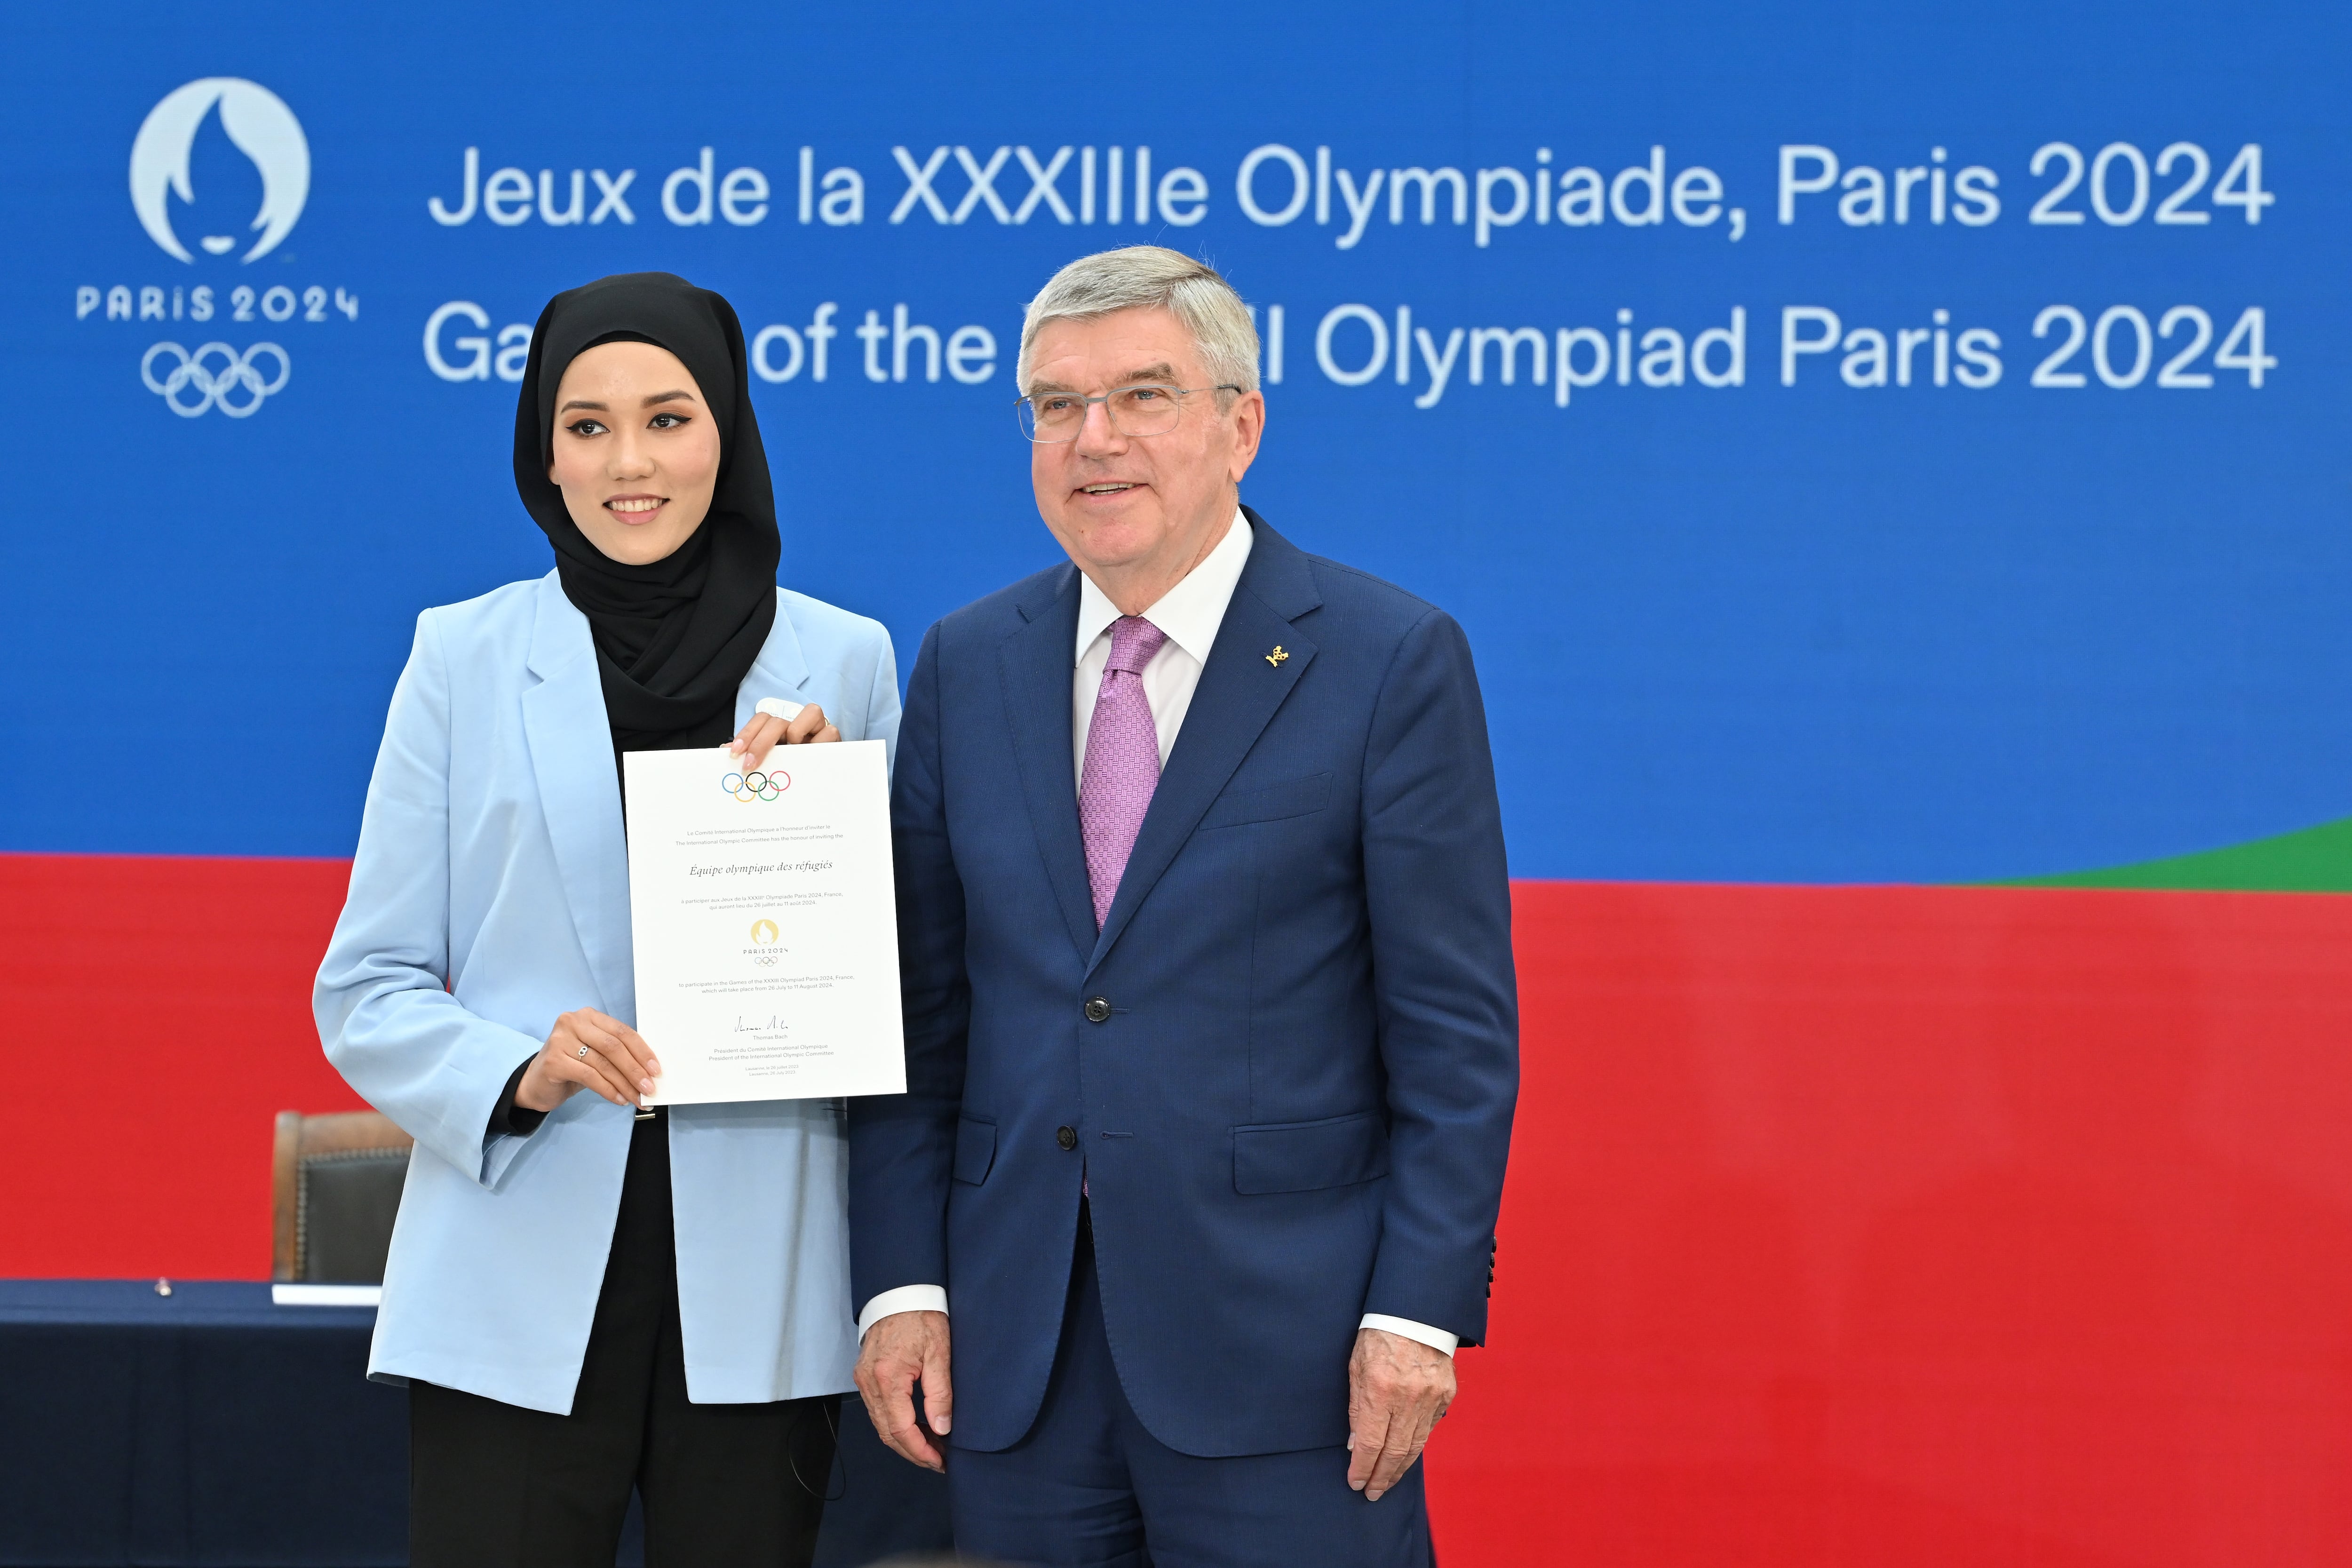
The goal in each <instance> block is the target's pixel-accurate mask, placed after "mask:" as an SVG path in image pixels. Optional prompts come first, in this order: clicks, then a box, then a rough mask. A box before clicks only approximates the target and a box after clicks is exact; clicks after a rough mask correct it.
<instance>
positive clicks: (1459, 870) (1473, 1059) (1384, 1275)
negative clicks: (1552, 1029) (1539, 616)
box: [1363, 610, 1519, 1344]
mask: <svg viewBox="0 0 2352 1568" xmlns="http://www.w3.org/2000/svg"><path fill="white" fill-rule="evenodd" d="M1363 814H1364V820H1363V857H1364V861H1363V863H1364V883H1365V894H1366V907H1367V910H1368V913H1369V916H1370V927H1371V942H1372V973H1373V994H1374V1002H1375V1005H1376V1008H1377V1017H1378V1021H1379V1027H1380V1041H1381V1059H1382V1062H1383V1065H1384V1066H1385V1067H1386V1068H1387V1072H1388V1110H1389V1117H1390V1180H1389V1183H1388V1192H1387V1195H1386V1198H1385V1199H1384V1208H1383V1214H1382V1227H1381V1249H1380V1255H1379V1258H1378V1259H1377V1261H1376V1262H1375V1264H1374V1267H1373V1270H1372V1279H1371V1285H1370V1289H1368V1290H1367V1291H1366V1293H1365V1298H1364V1310H1366V1311H1367V1312H1378V1313H1381V1314H1384V1315H1386V1316H1389V1317H1395V1318H1404V1319H1408V1320H1411V1321H1414V1322H1419V1323H1427V1324H1431V1325H1433V1326H1434V1327H1437V1328H1442V1329H1445V1330H1447V1331H1450V1332H1453V1333H1455V1334H1459V1335H1460V1336H1461V1337H1462V1342H1464V1343H1465V1344H1476V1343H1479V1342H1482V1341H1483V1340H1484V1339H1485V1337H1486V1289H1487V1284H1488V1281H1489V1279H1490V1271H1491V1268H1492V1264H1493V1245H1494V1232H1495V1219H1496V1213H1497V1211H1498V1210H1499V1209H1500V1207H1501V1205H1502V1194H1503V1167H1504V1163H1505V1161H1506V1159H1507V1155H1508V1154H1509V1152H1510V1142H1511V1118H1512V1114H1513V1112H1514V1110H1515V1109H1516V1107H1517V1101H1518V1072H1519V1049H1518V983H1517V974H1516V972H1515V970H1514V968H1513V964H1512V959H1511V890H1510V875H1509V869H1508V866H1507V862H1506V861H1505V858H1504V854H1503V824H1502V812H1501V807H1500V805H1499V804H1498V803H1497V801H1496V796H1495V764H1494V758H1493V755H1492V753H1491V752H1489V750H1488V747H1487V740H1486V708H1485V705H1484V703H1483V702H1482V701H1481V700H1480V697H1479V693H1478V677H1477V672H1476V670H1475V668H1473V667H1472V665H1471V660H1470V645H1469V641H1468V639H1467V638H1465V637H1464V636H1463V635H1462V628H1461V627H1460V626H1458V625H1457V624H1455V622H1454V619H1453V617H1451V616H1447V615H1445V614H1444V613H1443V612H1441V611H1437V610H1432V611H1430V612H1429V613H1428V614H1427V615H1426V616H1423V617H1422V619H1421V620H1420V621H1419V622H1417V623H1415V625H1414V626H1412V629H1411V630H1410V631H1409V632H1407V633H1406V635H1405V637H1404V639H1403V641H1402V644H1401V645H1400V646H1399V647H1398V649H1397V651H1396V654H1395V656H1394V658H1393V659H1392V660H1391V665H1390V668H1389V671H1388V673H1387V675H1386V676H1385V677H1384V678H1383V679H1382V682H1381V694H1380V698H1379V700H1378V702H1377V703H1376V705H1375V707H1374V710H1373V716H1372V723H1371V729H1370V735H1369V737H1368V740H1367V745H1366V754H1365V759H1364V794H1363Z"/></svg>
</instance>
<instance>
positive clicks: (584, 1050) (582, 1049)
mask: <svg viewBox="0 0 2352 1568" xmlns="http://www.w3.org/2000/svg"><path fill="white" fill-rule="evenodd" d="M580 1059H581V1060H582V1061H583V1062H584V1061H586V1060H587V1059H588V1047H585V1046H583V1047H580Z"/></svg>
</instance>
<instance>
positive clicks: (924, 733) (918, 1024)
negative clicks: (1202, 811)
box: [849, 626, 971, 1313]
mask: <svg viewBox="0 0 2352 1568" xmlns="http://www.w3.org/2000/svg"><path fill="white" fill-rule="evenodd" d="M890 852H891V857H892V859H893V863H894V868H895V871H896V876H897V885H898V887H897V890H898V973H899V984H900V988H901V991H902V994H903V995H902V1005H903V1007H904V1011H905V1020H906V1034H907V1092H906V1093H904V1094H887V1095H866V1096H860V1097H858V1098H856V1099H853V1100H850V1102H849V1258H850V1288H851V1289H850V1296H851V1300H850V1310H851V1311H852V1312H853V1313H855V1312H856V1311H858V1310H861V1309H863V1308H864V1306H865V1304H866V1302H867V1301H870V1300H873V1299H874V1298H875V1297H876V1296H878V1295H880V1294H881V1293H882V1292H883V1291H885V1290H892V1289H898V1287H899V1286H901V1285H942V1284H945V1283H946V1282H947V1278H948V1271H947V1270H948V1255H947V1207H948V1173H949V1170H950V1164H951V1162H952V1158H953V1155H954V1151H955V1133H956V1113H957V1108H958V1107H959V1106H960V1105H961V1103H962V1101H963V1078H964V1048H965V1039H966V1031H967V1028H968V1026H969V1024H970V1020H971V985H970V984H969V982H968V980H967V978H966V976H965V973H964V966H963V951H964V901H963V883H962V880H961V878H959V877H958V875H957V873H956V867H955V855H954V849H953V846H952V845H951V844H950V842H949V838H948V824H947V805H946V797H945V793H944V790H943V788H942V774H941V767H940V660H939V628H938V627H937V626H933V627H932V628H931V630H930V631H929V634H927V635H926V636H925V637H924V638H923V646H922V650H921V651H920V652H919V654H917V655H916V658H915V673H914V677H913V679H910V680H909V681H908V683H907V708H906V714H905V720H904V727H903V729H902V731H900V735H899V742H898V769H897V773H896V776H895V778H894V779H893V781H892V784H891V791H890Z"/></svg>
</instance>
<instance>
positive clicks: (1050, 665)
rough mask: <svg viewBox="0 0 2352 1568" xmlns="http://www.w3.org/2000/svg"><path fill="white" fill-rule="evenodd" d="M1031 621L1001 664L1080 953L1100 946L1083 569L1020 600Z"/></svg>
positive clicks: (1019, 756) (1048, 854)
mask: <svg viewBox="0 0 2352 1568" xmlns="http://www.w3.org/2000/svg"><path fill="white" fill-rule="evenodd" d="M1020 610H1021V614H1022V616H1023V618H1024V620H1025V621H1026V622H1027V623H1028V624H1027V625H1025V626H1023V627H1022V628H1021V629H1020V630H1019V631H1017V632H1014V633H1013V635H1012V636H1011V637H1007V638H1005V639H1004V642H1003V646H1002V647H1000V648H999V649H998V651H997V670H998V674H999V676H1000V677H1001V678H1002V680H1003V689H1004V711H1005V719H1006V721H1007V727H1008V729H1009V730H1010V731H1011V732H1012V742H1013V762H1014V764H1015V765H1016V766H1017V768H1018V769H1019V771H1020V774H1021V793H1022V795H1023V796H1024V798H1025V799H1026V800H1027V802H1028V805H1029V823H1030V826H1032V827H1033V828H1034V829H1035V831H1036V834H1037V850H1038V853H1039V854H1040V855H1041V856H1042V857H1043V858H1044V859H1045V877H1046V879H1047V880H1048V881H1050V882H1051V883H1052V884H1053V886H1054V901H1055V903H1057V904H1059V905H1060V906H1061V910H1062V920H1063V922H1064V924H1066V926H1067V927H1068V928H1069V932H1070V942H1071V943H1072V944H1073V945H1074V946H1075V947H1076V949H1077V951H1078V956H1079V957H1080V958H1081V959H1083V958H1084V957H1086V955H1087V954H1088V953H1089V952H1093V951H1094V949H1095V906H1094V897H1093V894H1092V893H1091V892H1090V891H1089V890H1088V888H1087V851H1086V845H1085V842H1084V840H1083V839H1082V838H1081V837H1080V836H1079V832H1078V792H1077V786H1076V774H1075V773H1073V771H1072V769H1073V766H1074V764H1073V762H1072V756H1071V744H1072V742H1071V731H1070V680H1071V672H1072V670H1073V669H1074V668H1075V665H1076V642H1077V637H1078V574H1077V569H1076V567H1065V568H1063V569H1062V570H1061V571H1059V572H1055V573H1052V574H1048V575H1047V577H1046V579H1045V586H1044V587H1043V588H1042V589H1041V590H1040V592H1039V593H1038V595H1036V597H1035V598H1034V599H1032V600H1030V601H1028V602H1025V603H1024V604H1023V605H1020Z"/></svg>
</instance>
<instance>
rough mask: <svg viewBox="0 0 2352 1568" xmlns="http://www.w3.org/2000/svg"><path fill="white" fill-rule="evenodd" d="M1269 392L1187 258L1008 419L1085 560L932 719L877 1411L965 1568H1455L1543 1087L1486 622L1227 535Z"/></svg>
mask: <svg viewBox="0 0 2352 1568" xmlns="http://www.w3.org/2000/svg"><path fill="white" fill-rule="evenodd" d="M1256 366H1257V334H1256V331H1255V328H1254V327H1253V325H1252V323H1251V321H1250V317H1249V313H1248V310H1247V309H1246V308H1245V307H1244V305H1243V304H1242V302H1241V300H1240V299H1239V297H1238V296H1236V295H1235V294H1234V291H1233V289H1231V288H1230V287H1228V286H1227V285H1226V283H1225V281H1224V279H1222V278H1220V277H1219V276H1218V275H1217V274H1216V273H1215V272H1214V271H1213V270H1211V269H1210V268H1207V267H1205V266H1203V265H1202V264H1201V263H1199V262H1197V261H1193V260H1192V259H1190V258H1186V257H1182V256H1180V255H1178V254H1176V253H1175V252H1173V251H1170V250H1163V249H1160V248H1158V247H1134V248H1131V249H1126V250H1116V251H1109V252H1106V253H1104V254H1102V255H1098V256H1090V257H1087V258H1083V259H1081V260H1078V261H1075V262H1073V263H1071V264H1070V265H1069V266H1067V267H1066V268H1063V269H1062V270H1061V272H1060V273H1058V274H1057V275H1055V278H1054V279H1053V280H1052V281H1051V282H1049V283H1048V284H1047V285H1046V286H1045V291H1044V292H1043V293H1041V294H1040V295H1038V297H1037V298H1036V300H1034V301H1032V303H1031V304H1030V306H1029V312H1028V319H1027V321H1026V322H1025V323H1024V327H1023V330H1022V345H1021V357H1020V369H1019V376H1018V379H1019V382H1020V385H1021V388H1022V390H1023V391H1024V393H1025V394H1026V395H1025V396H1024V398H1023V400H1022V403H1021V405H1020V413H1021V417H1022V422H1023V428H1024V430H1025V431H1026V432H1027V433H1028V435H1029V437H1030V439H1031V441H1032V442H1033V445H1032V447H1031V452H1032V457H1033V461H1032V470H1031V471H1032V477H1033V479H1034V484H1035V489H1036V494H1037V506H1038V510H1039V511H1040V512H1041V513H1042V514H1043V516H1044V518H1045V526H1046V528H1047V529H1048V530H1050V531H1052V533H1053V535H1054V537H1055V540H1056V541H1057V542H1059V543H1060V544H1061V546H1062V548H1063V549H1064V550H1065V551H1066V552H1068V555H1069V558H1070V564H1069V565H1066V566H1057V567H1055V568H1054V569H1053V570H1051V571H1047V572H1043V573H1040V574H1037V575H1036V576H1034V577H1031V578H1028V579H1026V580H1025V581H1024V582H1021V583H1017V584H1013V586H1012V587H1010V588H1007V589H1005V590H1003V592H1002V593H998V594H995V595H991V596H990V597H988V598H985V599H982V600H981V601H980V602H979V603H977V604H974V605H968V606H966V607H965V608H964V609H961V610H959V611H957V612H956V613H955V614H953V615H951V616H948V617H947V618H946V619H944V620H942V621H940V623H939V624H938V625H937V626H933V627H932V628H931V629H930V632H929V635H928V636H927V637H925V638H924V639H923V647H922V652H921V654H920V656H919V658H918V660H917V662H916V666H915V671H914V678H913V681H912V684H911V687H910V689H909V690H908V698H907V711H906V718H905V721H904V724H903V728H902V730H901V734H900V740H899V749H898V774H897V784H896V790H895V795H894V800H893V805H892V817H893V830H894V832H893V837H894V844H895V849H896V855H897V859H898V917H899V922H900V930H901V939H900V944H901V951H902V964H903V967H904V972H905V973H904V983H905V989H906V1020H907V1080H908V1093H907V1094H906V1095H904V1096H903V1097H890V1098H887V1099H873V1100H856V1101H853V1102H852V1106H851V1111H850V1145H851V1152H850V1160H851V1175H850V1207H851V1221H850V1224H851V1236H852V1241H851V1255H852V1275H853V1279H852V1283H853V1287H854V1289H855V1291H856V1301H857V1303H858V1304H859V1308H860V1311H859V1329H860V1331H861V1333H862V1335H863V1346H862V1352H861V1356H860V1360H859V1363H858V1369H857V1382H858V1387H859V1389H860V1391H861V1392H862V1393H863V1394H864V1395H865V1398H866V1406H867V1409H868V1410H869V1412H870V1413H871V1414H872V1415H873V1418H874V1423H875V1426H876V1428H877V1430H878V1431H880V1432H881V1433H882V1435H883V1436H884V1439H885V1440H886V1441H887V1442H888V1443H889V1444H890V1445H891V1446H892V1447H895V1448H897V1449H898V1451H899V1452H900V1453H901V1454H903V1455H905V1456H906V1457H908V1458H910V1459H913V1460H915V1461H917V1462H918V1463H921V1464H927V1465H929V1466H931V1467H933V1468H945V1469H946V1470H947V1473H948V1479H949V1489H950V1499H951V1506H952V1509H953V1512H954V1518H955V1524H956V1537H957V1543H958V1546H959V1547H960V1549H961V1550H962V1551H964V1552H971V1553H976V1554H980V1555H983V1556H992V1557H1000V1558H1007V1559H1012V1560H1015V1561H1019V1562H1024V1563H1046V1564H1056V1565H1059V1564H1081V1563H1083V1564H1114V1563H1115V1564H1129V1563H1150V1564H1156V1565H1157V1568H1192V1565H1195V1564H1198V1565H1202V1568H1206V1565H1208V1564H1218V1565H1221V1568H1222V1565H1226V1564H1234V1563H1265V1564H1269V1565H1273V1564H1281V1565H1284V1568H1297V1565H1301V1564H1314V1563H1330V1564H1334V1565H1335V1568H1336V1565H1340V1564H1345V1565H1347V1568H1368V1565H1370V1564H1391V1563H1393V1564H1399V1565H1403V1564H1423V1563H1428V1562H1430V1561H1431V1551H1430V1544H1429V1525H1428V1518H1427V1513H1426V1510H1425V1509H1424V1507H1423V1495H1422V1488H1421V1472H1420V1471H1419V1470H1418V1469H1416V1468H1413V1461H1414V1460H1415V1459H1416V1458H1418V1457H1419V1455H1420V1453H1421V1448H1422V1445H1423V1442H1424V1441H1425V1440H1426V1438H1427V1437H1428V1436H1429V1432H1430V1429H1431V1427H1432V1426H1433V1425H1434V1424H1435V1423H1436V1421H1437V1419H1438V1418H1439V1417H1440V1416H1441V1415H1444V1410H1445V1405H1446V1403H1447V1401H1448V1400H1450V1399H1451V1398H1452V1397H1453V1394H1454V1370H1453V1363H1452V1352H1453V1351H1454V1347H1455V1345H1456V1344H1457V1343H1475V1342H1477V1341H1478V1340H1479V1338H1480V1336H1481V1335H1482V1334H1483V1333H1484V1331H1485V1328H1486V1291H1487V1288H1488V1284H1489V1281H1490V1280H1491V1278H1492V1268H1493V1252H1492V1245H1493V1242H1492V1232H1493V1226H1494V1220H1495V1214H1496V1206H1497V1205H1498V1203H1499V1201H1500V1195H1501V1192H1502V1184H1503V1165H1504V1160H1505V1156H1506V1154H1507V1149H1508V1144H1509V1139H1510V1124H1511V1112H1512V1107H1513V1103H1514V1100H1515V1097H1516V1094H1517V997H1516V992H1515V985H1514V981H1513V975H1512V970H1511V953H1510V904H1509V892H1508V885H1507V877H1506V871H1505V865H1504V858H1503V840H1502V830H1501V825H1500V819H1499V816H1498V813H1497V810H1496V800H1495V784H1494V770H1493V763H1492V761H1491V759H1490V757H1489V754H1488V751H1487V744H1486V719H1485V713H1484V710H1483V707H1482V705H1481V703H1480V700H1479V695H1478V685H1477V679H1476V677H1475V673H1474V672H1473V670H1472V668H1471V662H1470V650H1469V647H1468V646H1467V644H1466V643H1465V640H1464V638H1463V636H1462V632H1461V629H1460V627H1458V626H1455V624H1454V622H1453V620H1451V619H1450V618H1449V617H1447V616H1445V615H1444V613H1443V612H1441V611H1439V610H1436V609H1434V608H1433V607H1432V606H1430V605H1426V604H1423V602H1421V601H1420V600H1418V599H1415V598H1413V597H1412V596H1411V595H1408V594H1405V593H1403V592H1402V591H1400V590H1399V589H1396V588H1393V587H1391V586H1390V585H1389V584H1385V583H1381V582H1379V581H1376V580H1374V579H1372V578H1370V577H1368V576H1366V575H1364V574H1362V573H1360V572H1356V571H1352V570H1350V569H1349V568H1347V567H1344V566H1340V565H1338V564H1335V563H1331V562H1328V561H1323V560H1319V559H1317V558H1316V557H1313V556H1309V555H1307V554H1305V553H1303V552H1300V551H1299V550H1297V548H1296V547H1295V546H1293V545H1292V544H1290V543H1289V542H1287V541H1286V540H1284V539H1283V538H1282V537H1281V536H1280V535H1278V534H1276V532H1275V531H1274V530H1273V529H1272V528H1271V527H1269V526H1267V524H1266V522H1265V519H1263V518H1261V517H1259V516H1258V515H1257V514H1255V512H1252V511H1250V510H1248V509H1246V508H1244V507H1242V506H1241V505H1240V500H1239V485H1240V481H1241V479H1242V476H1243V475H1244V473H1246V472H1247V471H1248V469H1249V466H1250V463H1251V461H1252V459H1253V458H1255V456H1256V454H1257V449H1258V442H1259V437H1260V435H1261V433H1262V432H1263V430H1264V428H1265V398H1264V397H1263V396H1262V395H1260V394H1259V392H1258V389H1257V370H1256ZM950 1305H951V1306H952V1312H953V1317H952V1323H953V1346H954V1352H955V1353H954V1355H953V1358H952V1362H951V1361H950V1315H949V1313H950ZM918 1384H919V1398H920V1401H921V1406H922V1415H923V1419H921V1420H919V1419H918V1417H917V1414H916V1406H915V1400H916V1388H917V1385H918ZM949 1443H951V1444H952V1445H953V1447H954V1448H955V1457H954V1458H953V1460H952V1461H951V1462H950V1460H949V1459H948V1458H947V1454H946V1445H947V1444H949Z"/></svg>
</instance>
